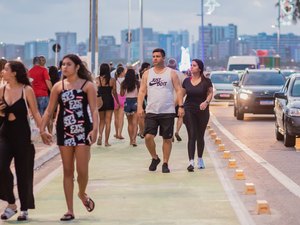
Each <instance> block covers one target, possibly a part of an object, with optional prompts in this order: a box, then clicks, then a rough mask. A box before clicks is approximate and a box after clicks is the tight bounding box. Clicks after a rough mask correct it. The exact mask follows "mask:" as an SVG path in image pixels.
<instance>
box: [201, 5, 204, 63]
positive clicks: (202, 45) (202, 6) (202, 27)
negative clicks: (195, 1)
mask: <svg viewBox="0 0 300 225" xmlns="http://www.w3.org/2000/svg"><path fill="white" fill-rule="evenodd" d="M203 1H204V0H201V59H202V62H203V63H204V3H203Z"/></svg>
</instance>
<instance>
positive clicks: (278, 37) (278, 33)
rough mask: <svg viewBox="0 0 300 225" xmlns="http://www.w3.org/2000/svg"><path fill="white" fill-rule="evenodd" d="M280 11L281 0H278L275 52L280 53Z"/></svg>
mask: <svg viewBox="0 0 300 225" xmlns="http://www.w3.org/2000/svg"><path fill="white" fill-rule="evenodd" d="M280 11H281V0H278V17H277V54H278V55H280Z"/></svg>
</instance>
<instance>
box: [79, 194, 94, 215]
mask: <svg viewBox="0 0 300 225" xmlns="http://www.w3.org/2000/svg"><path fill="white" fill-rule="evenodd" d="M81 201H82V203H83V205H84V206H85V208H86V210H87V211H88V212H92V211H93V210H94V208H95V202H94V201H93V200H92V199H91V198H90V197H87V195H85V200H81Z"/></svg>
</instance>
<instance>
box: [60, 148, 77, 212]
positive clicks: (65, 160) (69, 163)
mask: <svg viewBox="0 0 300 225" xmlns="http://www.w3.org/2000/svg"><path fill="white" fill-rule="evenodd" d="M59 150H60V155H61V159H62V164H63V176H64V178H63V186H64V192H65V198H66V202H67V207H68V212H67V213H70V214H72V215H74V210H73V191H74V181H73V179H74V148H73V147H66V146H59Z"/></svg>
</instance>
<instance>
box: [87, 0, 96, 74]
mask: <svg viewBox="0 0 300 225" xmlns="http://www.w3.org/2000/svg"><path fill="white" fill-rule="evenodd" d="M97 43H98V0H90V38H89V51H90V52H91V72H92V73H95V72H96V71H95V68H96V52H98V49H97V47H98V44H97Z"/></svg>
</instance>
